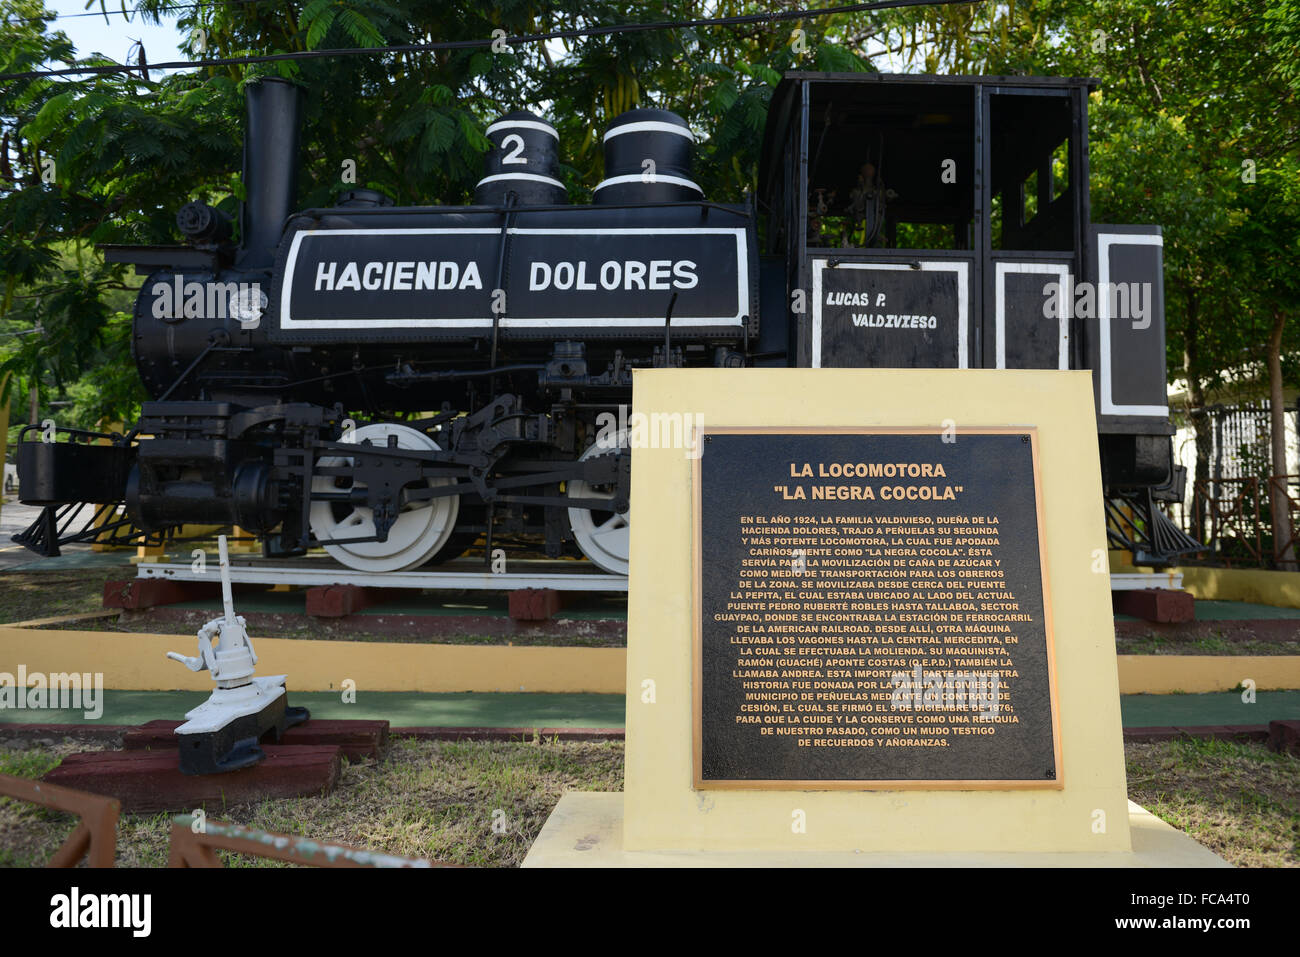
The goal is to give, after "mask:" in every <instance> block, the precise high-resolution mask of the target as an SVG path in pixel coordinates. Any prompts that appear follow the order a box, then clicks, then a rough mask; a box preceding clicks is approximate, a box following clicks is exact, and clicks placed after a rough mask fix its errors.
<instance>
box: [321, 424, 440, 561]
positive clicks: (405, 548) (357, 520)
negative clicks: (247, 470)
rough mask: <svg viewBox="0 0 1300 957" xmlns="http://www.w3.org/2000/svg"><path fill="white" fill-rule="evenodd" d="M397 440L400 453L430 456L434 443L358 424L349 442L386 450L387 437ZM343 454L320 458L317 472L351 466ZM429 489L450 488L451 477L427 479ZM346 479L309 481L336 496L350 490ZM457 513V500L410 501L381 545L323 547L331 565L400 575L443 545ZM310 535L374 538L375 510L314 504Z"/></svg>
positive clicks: (408, 431)
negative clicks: (423, 452) (333, 561)
mask: <svg viewBox="0 0 1300 957" xmlns="http://www.w3.org/2000/svg"><path fill="white" fill-rule="evenodd" d="M390 435H392V436H396V437H397V447H398V448H399V449H412V450H420V451H431V450H433V449H436V448H438V447H439V446H438V443H437V442H435V441H434V440H433V439H431V438H429V436H427V435H425V434H424V433H423V432H418V431H416V430H415V429H412V428H410V427H409V426H405V425H398V424H396V423H390V422H376V423H374V424H373V425H363V426H362V427H361V428H359V429H357V430H356V431H355V432H354V433H352V441H353V442H355V443H357V444H360V443H362V442H365V441H367V440H369V442H370V444H371V445H373V446H376V447H377V448H385V447H386V446H387V445H388V437H389V436H390ZM351 464H352V460H351V459H350V458H349V457H348V456H344V455H331V456H326V457H324V458H322V459H320V460H319V461H318V462H317V466H318V467H320V468H337V467H339V466H346V465H351ZM425 481H426V482H427V483H428V485H429V487H430V488H433V487H436V486H438V485H449V484H451V483H453V482H454V481H455V480H454V479H451V478H440V479H426V480H425ZM353 487H354V486H353V482H352V480H351V479H350V478H347V477H345V476H335V475H317V476H316V477H315V478H313V479H312V483H311V489H312V491H313V492H315V493H326V492H341V491H347V490H349V489H351V488H353ZM459 511H460V496H458V495H447V496H443V497H441V498H433V499H428V500H426V501H423V502H411V503H409V504H407V505H405V506H403V507H402V510H401V512H400V513H399V514H398V516H397V521H396V522H394V523H393V526H392V528H390V529H389V530H388V540H387V541H383V542H354V543H352V544H349V545H329V544H326V545H325V551H326V552H328V553H329V554H330V555H331V556H332V557H333V558H334V559H335V560H336V561H338V562H341V563H342V564H344V565H346V566H348V567H349V568H355V569H356V570H357V571H363V572H399V571H405V570H406V569H408V568H415V567H417V566H419V565H423V564H424V563H425V562H427V561H428V560H429V559H431V558H433V557H434V556H435V555H436V554H437V553H438V551H439V550H440V549H441V548H442V547H443V546H444V545H445V544H447V540H448V539H449V538H450V537H451V533H452V530H453V529H454V528H455V526H456V516H457V514H458V513H459ZM311 533H312V535H314V536H315V537H316V540H317V541H320V542H329V541H331V540H333V539H345V538H366V537H369V536H371V535H374V534H375V519H374V510H373V509H371V508H370V507H369V506H367V505H353V504H352V503H350V502H313V503H312V506H311Z"/></svg>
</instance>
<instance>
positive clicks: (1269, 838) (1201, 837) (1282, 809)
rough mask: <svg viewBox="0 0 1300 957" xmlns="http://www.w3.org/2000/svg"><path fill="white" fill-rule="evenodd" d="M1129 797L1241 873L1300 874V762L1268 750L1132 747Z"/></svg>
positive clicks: (1221, 745) (1205, 745)
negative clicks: (1285, 870)
mask: <svg viewBox="0 0 1300 957" xmlns="http://www.w3.org/2000/svg"><path fill="white" fill-rule="evenodd" d="M1125 754H1126V756H1127V767H1128V793H1129V797H1130V798H1131V799H1133V800H1134V801H1136V802H1137V803H1138V804H1141V805H1142V806H1143V807H1145V808H1146V809H1147V810H1149V811H1150V812H1151V813H1152V814H1154V815H1156V816H1157V817H1159V818H1160V819H1161V820H1163V821H1166V822H1167V823H1169V824H1172V825H1173V826H1174V827H1176V828H1178V829H1179V830H1180V831H1185V832H1186V833H1188V834H1190V835H1191V836H1192V837H1194V838H1196V840H1198V841H1199V842H1200V843H1202V844H1204V845H1205V846H1206V847H1208V848H1210V849H1211V850H1212V851H1214V852H1215V853H1217V854H1219V855H1220V856H1222V857H1223V858H1225V859H1226V860H1228V861H1229V862H1231V863H1233V864H1236V865H1237V866H1239V867H1300V758H1296V757H1294V756H1292V755H1288V754H1279V753H1276V752H1273V751H1270V750H1269V749H1268V748H1266V747H1265V746H1264V745H1262V744H1257V743H1242V744H1239V743H1235V742H1230V741H1219V740H1216V739H1209V740H1181V741H1168V742H1161V743H1159V744H1129V745H1126V746H1125Z"/></svg>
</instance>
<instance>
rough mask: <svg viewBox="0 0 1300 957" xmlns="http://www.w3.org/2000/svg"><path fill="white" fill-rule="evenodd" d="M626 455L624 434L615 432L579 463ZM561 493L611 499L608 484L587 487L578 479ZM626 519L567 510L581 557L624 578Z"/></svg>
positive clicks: (625, 516)
mask: <svg viewBox="0 0 1300 957" xmlns="http://www.w3.org/2000/svg"><path fill="white" fill-rule="evenodd" d="M615 454H618V455H628V454H630V453H629V450H628V447H627V432H626V430H625V431H622V432H619V433H618V435H617V436H615V438H614V441H613V442H611V443H609V444H604V445H602V444H601V443H600V442H596V443H595V444H594V445H592V446H591V448H589V449H587V451H585V452H583V453H582V456H581V457H580V458H579V459H578V461H579V462H582V461H585V460H587V459H590V458H594V457H595V456H597V455H615ZM565 494H566V495H568V496H569V497H570V498H598V499H606V500H608V501H610V502H612V501H613V499H614V487H613V486H612V485H591V484H589V483H588V482H585V481H583V480H581V479H575V480H574V481H572V482H569V483H568V487H567V489H566V490H565ZM629 522H630V519H629V518H628V512H627V511H622V512H616V511H614V510H613V508H612V506H611V508H610V510H609V511H599V510H592V509H585V508H571V509H569V528H571V529H572V530H573V537H574V540H575V541H577V543H578V547H579V548H580V549H582V554H584V555H586V556H587V557H588V558H590V559H591V560H592V561H593V562H594V563H595V564H596V565H598V566H600V567H601V568H602V569H604V570H605V571H607V572H609V573H610V574H613V575H626V574H627V566H628V552H629V551H630V532H631V526H630V525H629Z"/></svg>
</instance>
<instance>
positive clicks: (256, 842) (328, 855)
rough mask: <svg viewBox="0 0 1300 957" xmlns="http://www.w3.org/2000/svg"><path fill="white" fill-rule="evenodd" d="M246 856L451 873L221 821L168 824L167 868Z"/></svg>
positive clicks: (185, 819) (418, 861)
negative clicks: (227, 856) (224, 856)
mask: <svg viewBox="0 0 1300 957" xmlns="http://www.w3.org/2000/svg"><path fill="white" fill-rule="evenodd" d="M218 850H223V851H233V852H235V853H236V854H250V855H252V856H254V857H266V858H270V859H272V860H277V861H287V862H288V863H290V864H302V865H306V866H309V867H456V866H457V865H455V864H445V863H441V862H439V861H430V860H425V859H424V858H419V857H401V856H399V855H396V854H384V853H381V852H378V851H368V850H365V849H363V848H359V847H349V846H348V845H346V844H330V843H327V842H325V841H315V840H312V839H311V838H306V837H295V836H293V835H291V834H276V833H274V832H272V831H259V830H257V829H256V828H251V827H242V826H241V825H238V824H229V823H226V822H223V821H208V820H199V819H196V818H195V817H194V816H193V815H190V814H181V815H178V816H177V817H174V818H172V834H171V853H170V855H169V857H168V860H167V866H168V867H221V866H222V863H221V858H219V857H218V856H217V853H216V852H217V851H218Z"/></svg>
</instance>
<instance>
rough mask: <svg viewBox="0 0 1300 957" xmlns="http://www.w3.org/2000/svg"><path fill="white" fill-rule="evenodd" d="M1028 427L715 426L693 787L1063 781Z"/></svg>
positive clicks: (704, 522) (710, 433)
mask: <svg viewBox="0 0 1300 957" xmlns="http://www.w3.org/2000/svg"><path fill="white" fill-rule="evenodd" d="M1036 443H1037V435H1036V433H1035V430H1034V429H1033V428H1029V427H1025V428H996V429H994V428H988V429H973V430H970V429H962V430H960V431H955V430H949V431H944V430H940V429H934V430H917V429H896V430H889V429H860V430H847V429H846V430H811V429H810V430H795V429H705V430H703V435H702V440H701V445H700V449H701V455H700V457H699V459H698V460H697V461H696V465H695V469H696V472H695V515H694V520H695V535H696V547H695V561H696V569H695V596H694V597H695V628H696V632H695V665H694V682H695V687H694V722H695V742H694V745H695V746H694V759H695V760H694V763H695V786H696V787H697V788H703V789H712V788H766V789H794V788H801V789H829V788H845V789H861V790H866V789H895V788H931V789H934V788H950V789H955V788H968V789H982V788H1006V789H1012V788H1044V787H1046V788H1059V787H1061V786H1062V780H1061V753H1060V734H1059V730H1058V728H1057V718H1056V689H1055V673H1054V664H1053V654H1052V622H1051V603H1050V601H1049V596H1048V593H1047V576H1046V568H1045V558H1044V546H1043V529H1042V521H1041V519H1042V508H1041V504H1042V503H1041V501H1040V495H1039V488H1038V469H1037V444H1036Z"/></svg>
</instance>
